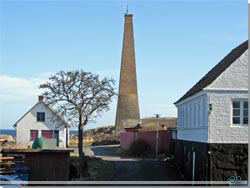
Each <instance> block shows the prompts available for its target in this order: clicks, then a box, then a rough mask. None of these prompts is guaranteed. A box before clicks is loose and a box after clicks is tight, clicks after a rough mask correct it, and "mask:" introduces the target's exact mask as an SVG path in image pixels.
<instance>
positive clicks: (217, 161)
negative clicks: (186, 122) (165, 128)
mask: <svg viewBox="0 0 250 188" xmlns="http://www.w3.org/2000/svg"><path fill="white" fill-rule="evenodd" d="M172 142H174V144H173V145H174V151H173V155H174V160H175V163H176V165H177V167H178V168H179V170H180V173H182V174H183V175H184V177H185V179H186V180H189V181H191V180H192V174H193V152H195V172H194V180H195V181H206V180H207V181H210V180H212V181H229V179H230V177H231V176H240V177H241V180H242V181H243V180H247V177H248V145H247V144H207V143H200V142H191V141H184V140H176V141H173V140H172Z"/></svg>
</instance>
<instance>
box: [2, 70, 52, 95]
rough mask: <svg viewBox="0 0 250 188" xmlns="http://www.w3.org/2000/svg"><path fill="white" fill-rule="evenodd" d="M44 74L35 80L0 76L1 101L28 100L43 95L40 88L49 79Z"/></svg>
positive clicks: (34, 78)
mask: <svg viewBox="0 0 250 188" xmlns="http://www.w3.org/2000/svg"><path fill="white" fill-rule="evenodd" d="M47 75H48V74H46V73H43V74H41V75H38V76H37V77H33V78H22V77H12V76H8V75H0V100H27V99H28V98H33V97H36V96H37V95H39V94H41V92H42V91H41V90H40V89H39V88H38V86H39V85H40V84H42V83H44V82H45V81H46V80H47V79H48V76H47Z"/></svg>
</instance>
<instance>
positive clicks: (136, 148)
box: [128, 140, 152, 157]
mask: <svg viewBox="0 0 250 188" xmlns="http://www.w3.org/2000/svg"><path fill="white" fill-rule="evenodd" d="M128 154H129V155H131V156H134V157H146V156H148V155H151V154H152V148H151V146H150V145H149V144H148V143H147V142H145V141H144V140H137V141H134V142H133V143H132V144H131V145H130V147H129V150H128Z"/></svg>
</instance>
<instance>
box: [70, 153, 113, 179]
mask: <svg viewBox="0 0 250 188" xmlns="http://www.w3.org/2000/svg"><path fill="white" fill-rule="evenodd" d="M70 164H71V169H73V170H72V171H71V181H110V180H111V179H112V176H113V164H112V162H110V161H104V160H102V159H100V158H93V157H92V158H90V157H87V158H85V159H84V160H81V159H79V157H78V156H77V154H75V155H71V157H70Z"/></svg>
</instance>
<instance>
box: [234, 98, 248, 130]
mask: <svg viewBox="0 0 250 188" xmlns="http://www.w3.org/2000/svg"><path fill="white" fill-rule="evenodd" d="M233 102H240V116H239V117H240V124H234V123H233V117H234V116H233V109H234V108H233ZM244 102H248V99H235V100H232V102H231V125H232V127H240V126H248V124H249V118H248V124H243V118H244ZM248 105H249V104H248ZM248 110H249V107H248ZM248 114H249V112H248Z"/></svg>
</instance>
